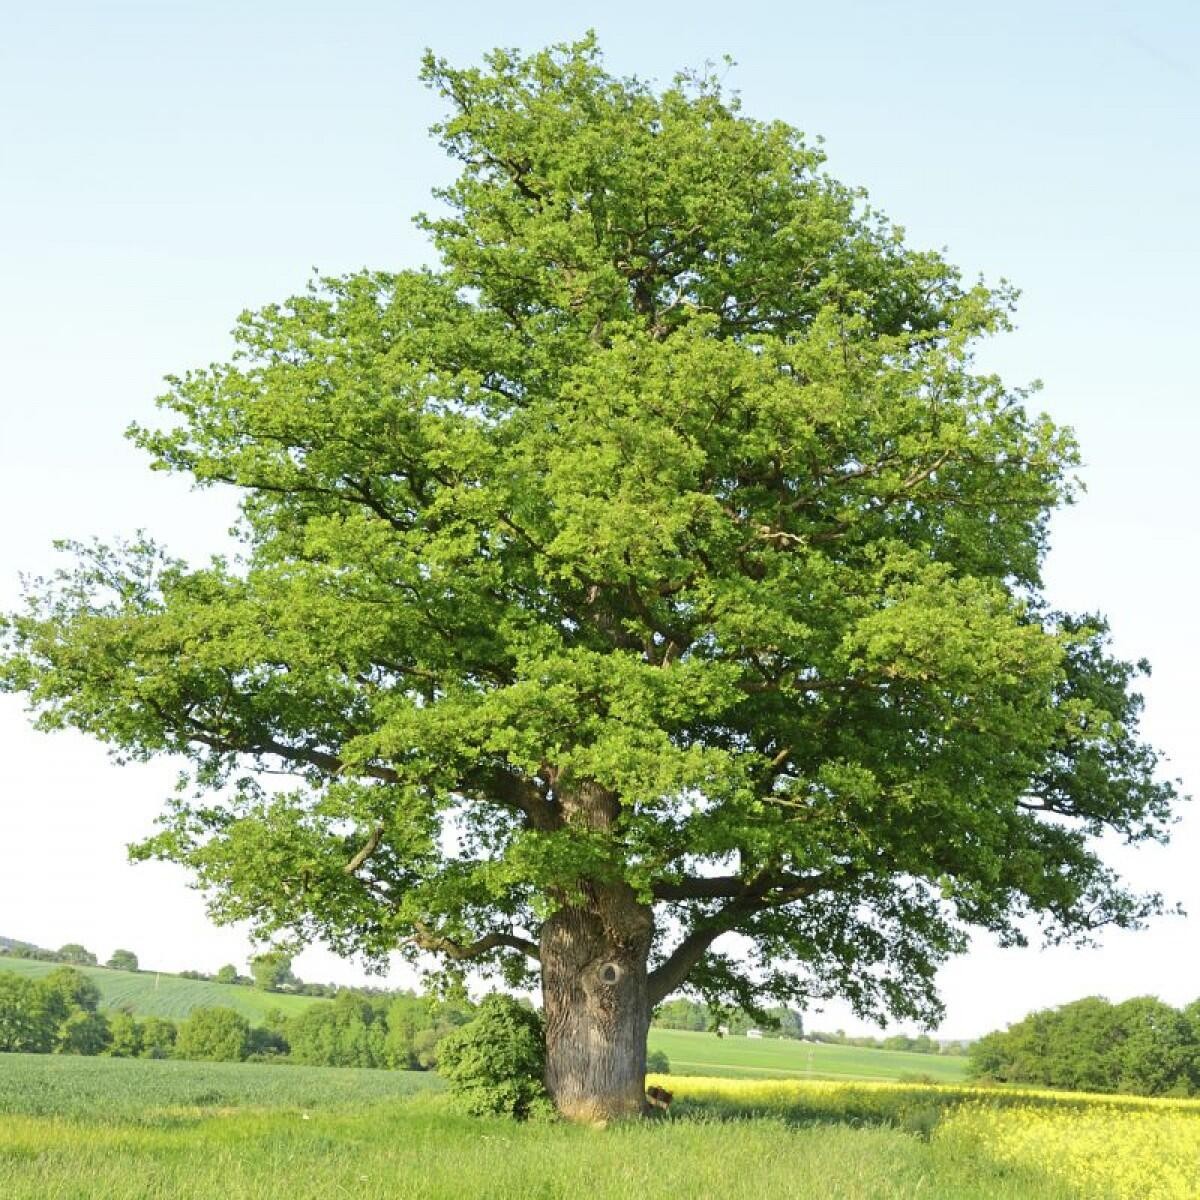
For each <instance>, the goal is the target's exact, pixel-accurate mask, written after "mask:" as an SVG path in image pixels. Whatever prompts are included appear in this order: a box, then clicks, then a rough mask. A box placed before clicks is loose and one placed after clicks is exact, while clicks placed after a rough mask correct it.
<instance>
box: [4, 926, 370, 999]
mask: <svg viewBox="0 0 1200 1200" xmlns="http://www.w3.org/2000/svg"><path fill="white" fill-rule="evenodd" d="M4 957H8V958H28V959H34V960H36V961H38V962H55V963H63V964H65V965H67V966H72V967H96V966H99V965H100V962H99V959H98V958H97V956H96V955H95V954H93V953H92V951H90V950H89V949H88V948H87V947H86V946H82V945H80V944H79V943H78V942H68V943H67V944H66V945H65V946H60V947H59V948H58V949H57V950H48V949H46V948H45V947H43V946H35V945H33V943H32V942H21V941H17V940H15V939H13V938H0V958H4ZM104 965H105V966H106V967H110V968H111V969H112V970H114V971H139V970H140V969H141V968H140V966H139V964H138V956H137V955H136V954H134V952H133V951H132V950H114V951H113V952H112V954H111V955H110V957H109V959H108V961H107V962H106V963H105V964H104ZM249 965H250V974H249V975H243V974H241V973H240V972H239V971H238V969H237V967H235V966H234V965H233V963H226V964H225V966H223V967H221V968H219V969H218V970H217V971H215V972H214V973H212V974H209V973H207V972H205V971H192V970H187V971H177V972H173V973H174V974H177V975H178V976H179V978H180V979H197V980H203V981H205V982H208V983H231V984H238V985H240V986H242V987H256V988H259V989H260V990H262V991H266V992H290V993H292V994H293V995H297V996H325V997H330V998H332V997H334V996H336V995H337V994H338V993H339V992H341V991H344V990H345V989H344V988H343V987H341V986H339V985H338V984H336V983H305V982H304V980H302V979H300V978H299V977H298V976H297V975H296V974H295V972H294V971H293V970H292V956H291V955H290V954H288V953H287V951H285V950H278V949H274V950H267V951H264V952H263V953H262V954H256V955H255V956H254V957H253V958H252V959H251V960H250V964H249ZM353 990H354V991H356V992H363V993H366V994H369V995H388V994H389V992H388V990H387V989H385V988H354V989H353Z"/></svg>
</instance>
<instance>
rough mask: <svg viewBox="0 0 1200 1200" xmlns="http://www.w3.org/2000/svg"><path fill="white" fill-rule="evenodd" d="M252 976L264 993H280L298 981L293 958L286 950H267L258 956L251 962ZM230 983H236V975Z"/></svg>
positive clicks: (257, 986) (256, 985)
mask: <svg viewBox="0 0 1200 1200" xmlns="http://www.w3.org/2000/svg"><path fill="white" fill-rule="evenodd" d="M250 974H251V975H252V976H253V978H254V986H255V987H256V988H260V989H262V990H263V991H264V992H275V991H278V990H279V989H280V988H281V987H283V986H284V984H287V983H293V982H295V979H296V977H295V975H293V974H292V956H291V955H290V954H289V953H288V952H287V951H286V950H266V951H264V952H263V953H262V954H256V955H255V956H254V957H253V958H252V959H251V960H250ZM222 982H225V981H222ZM228 982H230V983H234V982H236V975H235V978H234V979H232V980H228Z"/></svg>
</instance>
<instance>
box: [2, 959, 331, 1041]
mask: <svg viewBox="0 0 1200 1200" xmlns="http://www.w3.org/2000/svg"><path fill="white" fill-rule="evenodd" d="M61 965H62V964H61V963H50V962H37V961H35V960H33V959H28V958H10V957H7V956H6V957H5V958H3V959H0V971H15V972H17V973H18V974H20V975H27V976H29V977H30V978H32V979H40V978H41V977H42V976H43V975H49V974H50V972H51V971H56V970H58V969H59V967H60V966H61ZM75 969H76V970H78V971H82V972H83V973H84V974H85V975H86V976H87V977H88V978H89V979H91V980H92V981H94V982H95V984H96V986H97V987H98V988H99V989H100V1006H101V1007H102V1008H109V1009H115V1008H127V1009H129V1010H130V1011H131V1012H133V1013H134V1014H135V1015H136V1016H139V1017H171V1018H173V1019H175V1020H178V1019H179V1018H181V1017H186V1016H187V1015H188V1013H190V1012H191V1011H192V1009H194V1008H203V1007H204V1006H206V1005H220V1006H222V1007H224V1008H233V1009H236V1010H237V1011H238V1012H240V1013H241V1014H242V1015H243V1016H244V1017H245V1018H246V1019H247V1020H248V1021H250V1022H252V1023H254V1024H261V1023H262V1021H263V1019H264V1018H265V1016H266V1014H267V1013H268V1012H269V1011H270V1010H271V1009H273V1008H278V1009H282V1010H283V1011H284V1012H285V1013H287V1014H289V1015H290V1014H292V1013H296V1012H299V1011H300V1010H301V1009H303V1008H307V1007H308V1005H310V1004H312V1003H313V1001H314V999H315V998H314V997H312V996H289V995H287V994H286V993H283V992H260V991H258V990H257V989H255V988H251V987H240V986H237V985H235V984H231V983H208V982H206V981H205V980H203V979H181V978H180V977H179V976H178V975H162V974H159V973H157V972H155V971H136V972H135V971H112V970H110V969H109V968H108V967H76V968H75Z"/></svg>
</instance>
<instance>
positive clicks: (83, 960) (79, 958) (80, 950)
mask: <svg viewBox="0 0 1200 1200" xmlns="http://www.w3.org/2000/svg"><path fill="white" fill-rule="evenodd" d="M58 961H59V962H64V963H70V964H71V965H72V966H76V967H94V966H95V965H96V956H95V955H94V954H93V953H92V952H91V951H90V950H89V949H88V948H87V947H86V946H81V945H80V944H79V943H78V942H68V943H67V944H66V945H65V946H61V947H60V948H59V951H58Z"/></svg>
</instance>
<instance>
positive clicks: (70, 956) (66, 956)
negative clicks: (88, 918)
mask: <svg viewBox="0 0 1200 1200" xmlns="http://www.w3.org/2000/svg"><path fill="white" fill-rule="evenodd" d="M5 957H7V958H30V959H34V960H36V961H38V962H56V963H64V964H66V965H67V966H72V967H96V966H99V965H100V963H99V960H98V959H97V958H96V956H95V955H94V954H93V953H92V952H91V951H90V950H89V949H88V948H87V947H86V946H81V945H80V944H79V943H78V942H68V943H67V944H66V945H65V946H60V947H59V948H58V949H57V950H47V949H45V948H44V947H42V946H35V945H33V944H32V943H31V942H18V941H14V940H13V939H12V938H0V958H5ZM104 965H105V966H106V967H112V969H113V970H115V971H136V970H137V969H138V957H137V955H136V954H134V952H133V951H132V950H114V951H113V952H112V955H111V957H110V958H109V960H108V962H106V963H105V964H104Z"/></svg>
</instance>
